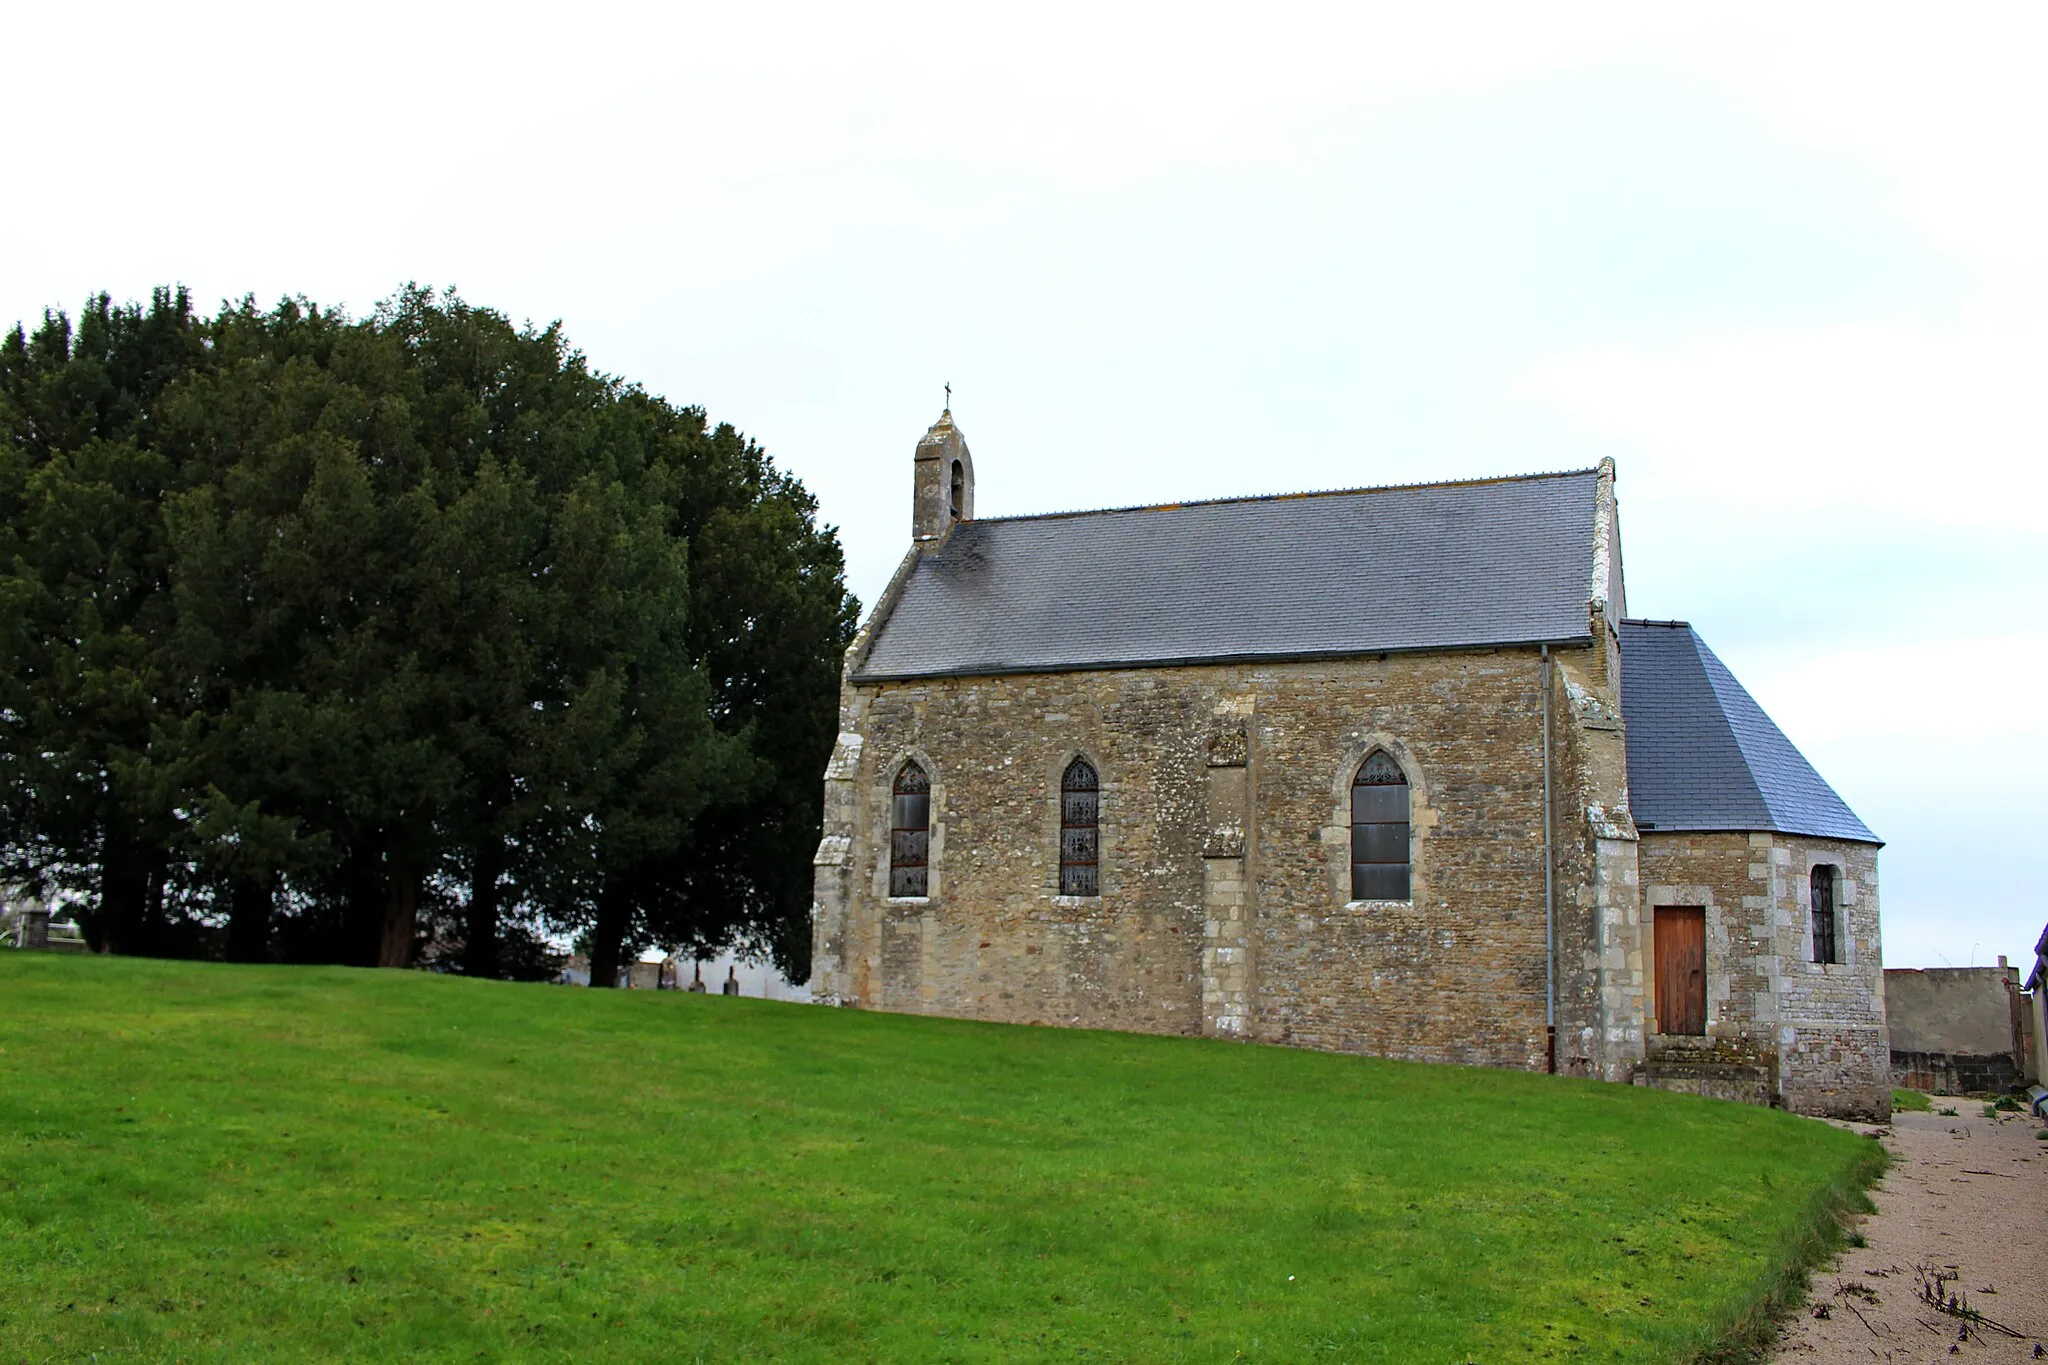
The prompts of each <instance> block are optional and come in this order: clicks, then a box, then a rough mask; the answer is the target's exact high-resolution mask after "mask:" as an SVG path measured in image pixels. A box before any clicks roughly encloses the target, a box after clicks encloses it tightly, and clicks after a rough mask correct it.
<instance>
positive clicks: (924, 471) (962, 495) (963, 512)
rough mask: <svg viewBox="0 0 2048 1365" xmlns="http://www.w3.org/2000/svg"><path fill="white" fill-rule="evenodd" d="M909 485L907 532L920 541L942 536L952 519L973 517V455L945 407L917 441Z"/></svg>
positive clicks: (968, 519) (940, 538)
mask: <svg viewBox="0 0 2048 1365" xmlns="http://www.w3.org/2000/svg"><path fill="white" fill-rule="evenodd" d="M915 467H916V477H915V480H914V482H913V483H912V486H911V499H910V536H911V539H912V540H915V541H917V542H919V543H920V544H922V543H924V542H926V541H933V540H942V539H944V538H945V535H946V533H947V532H948V531H950V530H952V529H953V523H954V522H956V521H972V520H973V519H974V457H973V456H972V455H970V454H968V453H967V440H966V438H965V437H963V436H961V434H960V428H958V427H956V426H954V425H953V412H952V409H950V408H948V409H947V410H946V411H944V412H942V413H940V414H939V420H938V421H936V422H934V423H932V429H931V430H930V431H927V432H926V433H925V434H924V439H923V440H921V441H919V442H918V443H917V458H916V466H915Z"/></svg>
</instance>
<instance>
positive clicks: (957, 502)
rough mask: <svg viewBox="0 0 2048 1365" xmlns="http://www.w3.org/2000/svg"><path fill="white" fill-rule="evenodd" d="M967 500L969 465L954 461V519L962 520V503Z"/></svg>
mask: <svg viewBox="0 0 2048 1365" xmlns="http://www.w3.org/2000/svg"><path fill="white" fill-rule="evenodd" d="M966 501H967V467H966V466H965V465H963V464H961V463H960V462H959V461H958V460H955V461H953V520H955V521H958V520H960V509H961V505H962V504H963V503H965V502H966Z"/></svg>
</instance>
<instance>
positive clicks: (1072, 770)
mask: <svg viewBox="0 0 2048 1365" xmlns="http://www.w3.org/2000/svg"><path fill="white" fill-rule="evenodd" d="M1100 788H1101V783H1100V782H1098V781H1097V780H1096V776H1095V768H1094V766H1093V765H1091V764H1090V763H1089V762H1088V760H1087V759H1085V758H1077V759H1075V760H1074V761H1073V762H1072V763H1069V764H1068V765H1067V771H1066V774H1065V775H1064V776H1063V777H1061V778H1060V894H1061V895H1062V896H1095V895H1100V894H1101V882H1100V879H1099V878H1098V876H1097V871H1098V862H1099V853H1100V839H1099V833H1100V831H1099V828H1098V827H1099V825H1100V824H1101V819H1102V793H1101V790H1100Z"/></svg>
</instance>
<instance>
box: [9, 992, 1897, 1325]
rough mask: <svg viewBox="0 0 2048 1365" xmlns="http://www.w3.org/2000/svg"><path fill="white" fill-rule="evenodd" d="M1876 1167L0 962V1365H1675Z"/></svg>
mask: <svg viewBox="0 0 2048 1365" xmlns="http://www.w3.org/2000/svg"><path fill="white" fill-rule="evenodd" d="M1874 1153H1875V1144H1873V1143H1870V1142H1868V1141H1866V1140H1865V1139H1862V1138H1858V1137H1855V1136H1853V1135H1850V1134H1848V1133H1844V1132H1841V1131H1838V1130H1835V1129H1832V1128H1829V1127H1826V1126H1824V1125H1821V1124H1817V1123H1811V1122H1807V1121H1804V1120H1800V1119H1795V1118H1791V1117H1788V1116H1786V1115H1784V1114H1778V1113H1770V1112H1766V1111H1763V1110H1756V1109H1749V1108H1743V1107H1739V1106H1735V1105H1729V1104H1721V1103H1716V1102H1712V1101H1701V1100H1694V1099H1688V1098H1685V1097H1681V1096H1674V1095H1665V1094H1660V1093H1651V1092H1647V1091H1641V1090H1633V1089H1630V1088H1627V1087H1622V1086H1610V1085H1600V1084H1594V1083H1587V1082H1575V1081H1568V1080H1559V1079H1554V1078H1549V1077H1543V1076H1532V1075H1522V1074H1516V1073H1500V1072H1491V1071H1472V1070H1461V1069H1452V1068H1439V1067H1424V1066H1412V1065H1402V1064H1398V1063H1390V1062H1379V1061H1372V1060H1367V1059H1361V1058H1356V1057H1340V1056H1329V1055H1325V1054H1320V1053H1313V1052H1302V1051H1294V1050H1289V1049H1282V1048H1258V1047H1245V1046H1242V1045H1233V1044H1226V1043H1209V1042H1203V1041H1197V1040H1188V1039H1164V1038H1147V1037H1134V1036H1128V1035H1121V1034H1110V1033H1085V1032H1078V1031H1068V1030H1056V1029H1027V1028H1006V1027H1000V1026H992V1025H977V1024H970V1023H962V1022H957V1021H948V1020H934V1019H917V1018H906V1017H899V1016H888V1015H874V1014H861V1013H856V1012H850V1011H834V1010H826V1009H819V1008H814V1007H807V1006H793V1005H776V1004H768V1003H765V1002H760V1001H746V1000H737V1001H736V1000H727V999H722V998H720V997H718V996H692V995H687V994H676V993H661V994H654V993H613V992H604V991H581V990H567V989H560V988H554V987H544V986H508V985H500V984H495V983H485V982H469V981H461V980H455V979H447V978H436V977H430V976H425V975H420V974H416V973H403V972H381V973H380V972H363V971H350V970H345V969H295V968H234V967H219V966H200V965H192V964H178V963H158V962H145V961H128V960H114V959H82V958H63V957H52V956H41V955H34V954H25V953H0V1358H4V1359H15V1358H24V1357H26V1358H36V1359H41V1358H44V1357H45V1356H48V1355H55V1356H58V1357H60V1358H79V1357H81V1356H83V1355H84V1354H85V1353H87V1352H92V1351H96V1352H98V1353H99V1358H100V1359H109V1358H119V1357H121V1356H122V1355H123V1354H132V1355H137V1356H142V1357H146V1358H151V1359H156V1358H168V1357H173V1356H175V1357H179V1358H186V1359H276V1358H291V1357H295V1356H309V1355H349V1354H353V1355H359V1356H364V1357H392V1356H396V1355H399V1354H414V1355H419V1356H421V1357H428V1358H448V1359H453V1358H457V1357H460V1358H464V1359H472V1358H477V1357H479V1356H481V1357H483V1358H496V1357H512V1356H520V1357H550V1356H553V1357H559V1358H567V1357H569V1356H571V1355H595V1354H600V1353H602V1354H605V1355H609V1356H646V1357H656V1356H659V1357H662V1358H671V1359H699V1358H701V1359H707V1360H733V1359H764V1358H774V1359H788V1360H835V1361H837V1360H861V1359H919V1360H954V1359H957V1360H997V1359H1016V1358H1018V1357H1020V1356H1031V1355H1042V1356H1052V1357H1058V1358H1090V1359H1129V1360H1147V1361H1151V1360H1205V1361H1206V1360H1230V1359H1235V1358H1239V1357H1240V1356H1242V1357H1243V1358H1249V1359H1270V1360H1276V1361H1277V1360H1287V1361H1292V1360H1301V1359H1309V1358H1314V1359H1330V1360H1400V1361H1462V1360H1466V1359H1483V1360H1487V1361H1497V1360H1503V1359H1512V1358H1520V1357H1524V1356H1528V1357H1535V1358H1544V1357H1554V1358H1557V1359H1571V1360H1629V1361H1645V1360H1659V1359H1679V1358H1684V1357H1685V1356H1687V1355H1689V1354H1691V1353H1692V1352H1693V1351H1694V1350H1695V1349H1696V1348H1697V1347H1698V1346H1699V1344H1700V1343H1702V1342H1704V1341H1706V1340H1708V1339H1709V1338H1711V1337H1712V1336H1713V1335H1714V1334H1715V1333H1717V1332H1719V1331H1721V1330H1723V1329H1725V1328H1726V1326H1727V1324H1728V1323H1729V1322H1730V1321H1732V1320H1733V1319H1735V1318H1738V1317H1740V1316H1741V1315H1743V1314H1745V1313H1747V1312H1749V1311H1751V1310H1753V1308H1754V1306H1755V1302H1756V1298H1757V1295H1758V1293H1759V1286H1761V1285H1763V1284H1765V1283H1767V1282H1768V1281H1769V1280H1770V1279H1771V1277H1772V1275H1773V1273H1774V1271H1775V1269H1776V1268H1777V1267H1779V1266H1781V1265H1782V1264H1783V1263H1784V1262H1785V1261H1786V1260H1787V1258H1788V1257H1789V1256H1790V1255H1791V1254H1792V1251H1791V1248H1792V1247H1793V1246H1794V1244H1795V1243H1796V1242H1797V1241H1798V1239H1799V1238H1800V1237H1802V1236H1805V1235H1810V1232H1811V1227H1812V1225H1813V1213H1814V1210H1815V1209H1817V1208H1819V1207H1822V1206H1823V1205H1825V1204H1827V1202H1828V1201H1830V1200H1835V1201H1839V1200H1840V1199H1841V1198H1843V1197H1844V1192H1845V1191H1847V1190H1849V1189H1850V1188H1852V1186H1853V1184H1854V1182H1855V1181H1856V1180H1857V1179H1858V1178H1860V1176H1861V1175H1862V1174H1864V1173H1867V1170H1868V1168H1869V1164H1870V1162H1871V1161H1872V1159H1873V1156H1874ZM1290 1277H1292V1278H1291V1279H1290Z"/></svg>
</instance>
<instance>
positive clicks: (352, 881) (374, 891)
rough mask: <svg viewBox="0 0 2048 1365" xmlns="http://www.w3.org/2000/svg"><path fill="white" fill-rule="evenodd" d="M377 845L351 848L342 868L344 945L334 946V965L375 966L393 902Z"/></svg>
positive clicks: (364, 844) (340, 929)
mask: <svg viewBox="0 0 2048 1365" xmlns="http://www.w3.org/2000/svg"><path fill="white" fill-rule="evenodd" d="M382 861H383V860H382V858H380V857H379V856H378V852H377V847H376V845H374V844H372V843H369V842H367V841H365V842H362V843H357V844H355V845H353V846H351V847H350V848H349V850H348V852H347V854H346V855H345V856H344V857H343V859H342V865H341V886H340V891H341V897H342V900H341V923H340V924H339V925H338V926H337V928H338V929H339V931H340V936H341V937H340V942H338V943H337V944H335V945H334V948H333V950H332V951H333V956H331V957H329V958H328V959H327V960H328V961H330V962H346V963H348V964H349V965H350V966H352V967H374V966H376V965H377V957H378V953H379V950H380V948H381V946H382V942H383V937H384V910H385V906H386V903H387V902H388V901H389V900H390V896H389V894H388V888H387V886H386V883H385V881H384V879H383V878H382V877H380V876H379V875H378V874H377V870H378V866H379V865H380V864H381V863H382Z"/></svg>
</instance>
